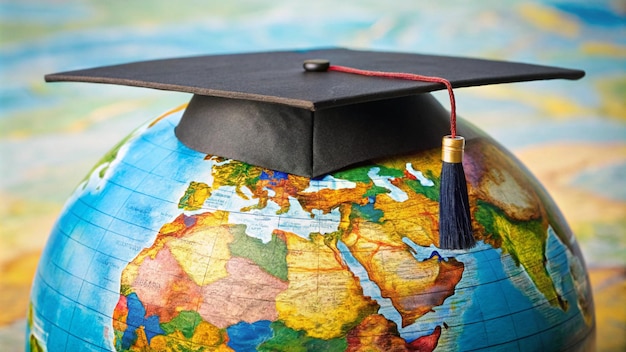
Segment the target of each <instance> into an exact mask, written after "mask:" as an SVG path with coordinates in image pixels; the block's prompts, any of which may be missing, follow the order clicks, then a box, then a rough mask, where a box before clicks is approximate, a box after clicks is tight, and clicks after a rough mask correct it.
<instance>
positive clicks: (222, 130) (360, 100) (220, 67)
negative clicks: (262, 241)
mask: <svg viewBox="0 0 626 352" xmlns="http://www.w3.org/2000/svg"><path fill="white" fill-rule="evenodd" d="M311 59H315V60H313V61H310V60H311ZM303 66H304V67H303ZM353 68H356V69H353ZM583 76H584V72H583V71H579V70H570V69H563V68H556V67H548V66H540V65H530V64H522V63H513V62H504V61H493V60H482V59H473V58H461V57H449V56H434V55H420V54H408V53H392V52H372V51H354V50H347V49H324V50H310V51H284V52H263V53H247V54H235V55H213V56H196V57H186V58H175V59H165V60H154V61H144V62H137V63H129V64H122V65H115V66H106V67H99V68H93V69H86V70H79V71H70V72H63V73H57V74H51V75H47V76H46V77H45V78H46V81H48V82H55V81H76V82H93V83H109V84H119V85H128V86H137V87H147V88H155V89H163V90H171V91H178V92H187V93H193V94H194V95H193V97H192V99H191V101H190V103H189V105H188V107H187V109H186V110H185V112H184V114H183V116H182V118H181V121H180V123H179V125H178V126H177V127H176V136H177V137H178V139H179V140H180V141H181V142H182V143H184V144H185V145H187V146H188V147H190V148H192V149H195V150H197V151H200V152H203V153H207V154H212V155H219V156H222V157H226V158H230V159H235V160H239V161H243V162H246V163H249V164H253V165H257V166H261V167H265V168H269V169H273V170H278V171H282V172H286V173H291V174H297V175H302V176H308V177H319V176H322V175H325V174H328V173H330V172H333V171H337V170H339V169H342V168H345V167H348V166H351V165H354V164H357V163H360V162H364V161H368V160H372V159H375V158H381V157H386V156H392V155H399V154H403V153H409V152H415V151H419V150H425V149H430V148H433V147H435V146H437V145H439V144H440V143H441V138H442V136H444V135H446V134H448V133H449V131H450V129H451V125H450V123H449V122H448V117H449V116H450V113H449V112H448V111H446V110H445V109H444V108H443V107H442V106H441V105H440V104H439V103H438V102H437V101H436V99H435V98H434V97H433V96H432V95H430V94H427V93H429V92H431V91H436V90H441V89H446V88H447V89H449V92H450V97H451V102H453V93H452V88H461V87H470V86H480V85H487V84H498V83H509V82H521V81H533V80H544V79H555V78H564V79H579V78H581V77H583ZM420 78H422V79H420ZM431 78H436V79H431ZM451 110H452V119H454V110H455V109H454V106H452V109H451ZM452 122H454V121H452ZM452 129H453V130H452V137H451V138H444V153H443V156H444V168H443V173H442V182H441V184H442V187H441V197H440V199H441V201H440V204H441V209H440V223H441V225H440V232H441V233H444V232H445V233H448V232H453V233H461V232H463V233H466V234H465V235H464V236H461V238H460V239H459V238H456V237H458V236H452V237H454V238H455V239H454V240H453V241H452V243H450V244H446V243H448V242H447V239H444V238H442V241H441V245H442V246H443V247H447V248H467V247H470V246H472V245H473V237H472V235H471V227H469V228H468V229H465V230H464V229H462V228H464V227H468V226H470V224H469V223H470V221H469V204H468V202H467V190H466V183H465V179H464V175H463V172H462V166H461V165H462V164H461V159H460V157H459V155H460V156H462V147H463V144H464V141H463V140H462V138H459V137H457V136H456V135H455V132H454V129H455V126H454V123H452ZM470 137H471V136H470ZM446 145H447V146H446ZM446 158H448V159H449V160H445V159H446ZM446 164H451V166H450V167H447V166H446ZM459 168H460V169H459ZM446 169H447V170H446ZM446 175H447V176H446ZM449 178H452V179H453V180H451V181H450V182H444V179H449ZM444 193H445V194H444ZM458 194H461V195H460V196H459V195H458ZM463 194H464V195H463ZM444 208H445V209H444ZM448 208H449V209H448ZM444 229H445V230H444ZM468 231H469V234H467V232H468ZM463 238H465V239H463Z"/></svg>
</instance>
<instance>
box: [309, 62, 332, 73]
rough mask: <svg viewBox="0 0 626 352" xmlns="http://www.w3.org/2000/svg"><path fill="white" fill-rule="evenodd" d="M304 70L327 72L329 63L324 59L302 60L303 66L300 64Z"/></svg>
mask: <svg viewBox="0 0 626 352" xmlns="http://www.w3.org/2000/svg"><path fill="white" fill-rule="evenodd" d="M302 67H304V70H305V71H306V72H324V71H328V68H329V67H330V61H328V60H325V59H310V60H304V64H302Z"/></svg>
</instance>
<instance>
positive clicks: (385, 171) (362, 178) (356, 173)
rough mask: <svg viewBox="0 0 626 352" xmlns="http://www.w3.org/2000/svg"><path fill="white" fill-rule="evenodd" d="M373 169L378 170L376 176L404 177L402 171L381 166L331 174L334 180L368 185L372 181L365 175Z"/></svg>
mask: <svg viewBox="0 0 626 352" xmlns="http://www.w3.org/2000/svg"><path fill="white" fill-rule="evenodd" d="M373 168H378V169H379V170H378V175H380V176H390V177H402V176H403V175H404V171H403V170H398V169H392V168H389V167H386V166H382V165H368V166H361V167H356V168H354V169H348V170H345V171H338V172H335V173H333V174H332V175H333V177H334V178H338V179H342V180H348V181H352V182H362V183H369V182H372V179H371V178H370V177H369V176H368V175H367V174H368V173H369V172H370V170H372V169H373Z"/></svg>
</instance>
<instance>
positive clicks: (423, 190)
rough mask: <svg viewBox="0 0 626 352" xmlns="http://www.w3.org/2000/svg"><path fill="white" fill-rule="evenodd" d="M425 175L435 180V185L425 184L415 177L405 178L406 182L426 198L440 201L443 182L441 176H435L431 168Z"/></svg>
mask: <svg viewBox="0 0 626 352" xmlns="http://www.w3.org/2000/svg"><path fill="white" fill-rule="evenodd" d="M424 177H426V178H427V179H429V180H431V181H433V183H434V185H432V186H423V185H422V183H421V182H420V181H419V180H413V179H405V180H404V183H405V184H406V185H407V186H408V187H409V188H410V189H412V190H413V191H415V193H418V194H422V195H424V196H425V197H426V198H428V199H430V200H434V201H436V202H438V201H439V188H440V184H441V180H440V178H439V177H438V176H435V175H434V174H433V172H432V171H431V170H427V171H426V172H425V174H424Z"/></svg>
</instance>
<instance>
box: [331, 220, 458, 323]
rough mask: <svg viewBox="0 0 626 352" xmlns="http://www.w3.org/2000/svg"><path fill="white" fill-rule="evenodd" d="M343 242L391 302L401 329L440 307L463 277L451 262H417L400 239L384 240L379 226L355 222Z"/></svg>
mask: <svg viewBox="0 0 626 352" xmlns="http://www.w3.org/2000/svg"><path fill="white" fill-rule="evenodd" d="M342 239H343V241H344V243H345V244H346V246H347V247H348V249H349V250H350V252H351V253H352V255H353V256H354V258H355V259H356V260H358V261H359V262H360V263H361V265H363V267H364V268H365V269H366V270H367V272H368V274H369V277H370V279H371V280H372V281H374V282H375V283H376V284H377V285H378V287H379V288H380V290H381V294H382V296H383V297H387V298H389V299H390V300H391V302H392V304H393V305H394V307H395V308H396V309H397V310H398V312H399V313H400V315H401V316H402V325H403V326H407V325H410V324H413V323H414V322H415V321H416V320H417V319H418V318H419V317H421V316H423V315H424V314H426V313H428V312H430V311H431V310H432V309H433V307H436V306H438V305H441V304H443V302H444V301H445V299H446V298H448V297H450V296H451V295H453V294H454V290H455V287H456V285H457V284H458V283H459V281H461V277H462V275H463V270H464V265H463V263H461V262H459V261H457V260H455V259H454V258H450V259H448V261H440V260H439V259H438V258H436V257H433V258H432V259H428V260H424V261H418V260H416V259H415V257H414V256H413V254H412V253H411V249H410V247H408V245H406V244H405V243H403V242H402V240H401V238H400V239H399V238H397V237H395V236H387V235H386V233H385V230H384V228H383V227H382V226H381V225H379V224H375V223H370V222H365V221H362V220H360V219H355V220H353V222H352V227H351V231H350V232H349V233H346V234H344V236H343V237H342Z"/></svg>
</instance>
